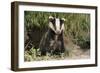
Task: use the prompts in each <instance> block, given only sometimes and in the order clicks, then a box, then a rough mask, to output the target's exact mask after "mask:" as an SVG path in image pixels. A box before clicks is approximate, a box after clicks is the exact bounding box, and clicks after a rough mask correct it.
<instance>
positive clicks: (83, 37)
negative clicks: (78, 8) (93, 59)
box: [24, 11, 90, 61]
mask: <svg viewBox="0 0 100 73" xmlns="http://www.w3.org/2000/svg"><path fill="white" fill-rule="evenodd" d="M49 16H54V17H60V18H65V23H64V24H65V31H64V36H65V39H70V41H71V42H72V43H73V44H76V45H78V46H80V48H81V49H89V48H90V14H83V13H56V12H38V11H25V12H24V23H25V32H30V31H32V32H33V29H34V31H37V32H38V33H39V34H40V35H39V38H37V39H39V40H38V41H37V42H35V41H34V42H35V43H37V44H35V43H33V46H35V45H38V44H39V41H40V40H41V38H40V37H42V35H43V34H44V32H45V31H46V30H47V28H48V22H49V21H48V18H49ZM25 40H26V39H25ZM32 40H34V39H32ZM33 48H38V47H37V46H36V47H33ZM30 50H32V48H30ZM30 50H28V51H25V57H26V58H31V57H30V56H32V55H31V54H32V52H31V54H30V53H28V52H30ZM33 53H34V52H33ZM28 55H29V57H27V56H28ZM31 59H32V58H31ZM26 61H28V60H26Z"/></svg>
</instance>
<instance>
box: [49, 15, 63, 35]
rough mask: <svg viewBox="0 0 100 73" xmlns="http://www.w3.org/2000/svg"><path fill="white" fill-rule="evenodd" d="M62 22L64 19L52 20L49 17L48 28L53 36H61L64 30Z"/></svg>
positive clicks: (52, 18)
mask: <svg viewBox="0 0 100 73" xmlns="http://www.w3.org/2000/svg"><path fill="white" fill-rule="evenodd" d="M64 21H65V19H64V18H54V17H52V16H49V27H50V29H51V30H53V31H54V32H55V34H61V32H62V30H64Z"/></svg>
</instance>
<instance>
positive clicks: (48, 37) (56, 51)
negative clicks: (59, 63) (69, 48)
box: [39, 16, 65, 55]
mask: <svg viewBox="0 0 100 73" xmlns="http://www.w3.org/2000/svg"><path fill="white" fill-rule="evenodd" d="M64 21H65V20H64V18H61V19H60V18H54V17H52V16H50V17H49V25H48V31H47V32H46V33H45V34H44V36H43V38H42V39H41V41H40V45H39V48H40V52H41V55H46V54H47V53H49V54H51V55H60V54H61V53H64V51H65V48H64V42H63V32H64Z"/></svg>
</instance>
